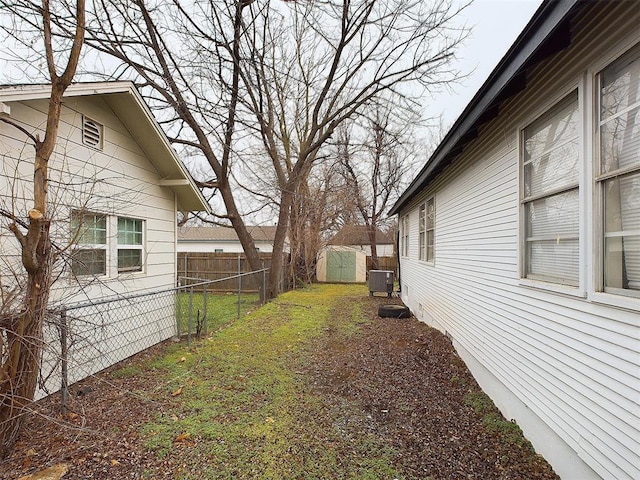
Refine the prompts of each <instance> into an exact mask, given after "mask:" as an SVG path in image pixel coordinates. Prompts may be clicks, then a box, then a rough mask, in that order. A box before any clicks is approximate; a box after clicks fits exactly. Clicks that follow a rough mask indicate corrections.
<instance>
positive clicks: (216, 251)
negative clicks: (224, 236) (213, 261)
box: [213, 248, 222, 253]
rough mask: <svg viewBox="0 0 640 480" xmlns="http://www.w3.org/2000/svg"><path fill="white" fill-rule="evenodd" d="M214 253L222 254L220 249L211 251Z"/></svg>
mask: <svg viewBox="0 0 640 480" xmlns="http://www.w3.org/2000/svg"><path fill="white" fill-rule="evenodd" d="M213 252H214V253H222V249H221V248H216V249H214V250H213Z"/></svg>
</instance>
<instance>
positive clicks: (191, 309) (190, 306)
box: [187, 285, 193, 348]
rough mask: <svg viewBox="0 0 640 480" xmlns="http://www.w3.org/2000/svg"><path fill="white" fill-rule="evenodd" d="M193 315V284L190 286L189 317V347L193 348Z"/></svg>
mask: <svg viewBox="0 0 640 480" xmlns="http://www.w3.org/2000/svg"><path fill="white" fill-rule="evenodd" d="M192 316H193V285H191V288H189V318H187V348H191V317H192Z"/></svg>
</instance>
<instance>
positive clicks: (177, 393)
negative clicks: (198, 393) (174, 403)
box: [171, 387, 182, 397]
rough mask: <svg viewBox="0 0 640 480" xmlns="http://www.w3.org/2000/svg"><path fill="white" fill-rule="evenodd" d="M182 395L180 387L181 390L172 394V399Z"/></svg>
mask: <svg viewBox="0 0 640 480" xmlns="http://www.w3.org/2000/svg"><path fill="white" fill-rule="evenodd" d="M181 393H182V387H180V388H179V389H177V390H176V391H175V392H173V393H172V394H171V396H172V397H177V396H178V395H180V394H181Z"/></svg>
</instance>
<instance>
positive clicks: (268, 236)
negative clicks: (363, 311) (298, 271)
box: [178, 226, 277, 243]
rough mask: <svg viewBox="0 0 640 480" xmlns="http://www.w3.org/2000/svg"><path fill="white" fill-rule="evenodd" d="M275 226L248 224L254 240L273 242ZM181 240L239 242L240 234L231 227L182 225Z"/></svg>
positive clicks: (179, 231)
mask: <svg viewBox="0 0 640 480" xmlns="http://www.w3.org/2000/svg"><path fill="white" fill-rule="evenodd" d="M276 228H277V227H275V226H248V227H247V230H248V231H249V234H250V235H251V238H253V241H254V242H262V243H265V242H269V243H273V239H274V238H275V236H276ZM178 241H179V242H238V241H240V240H239V239H238V234H237V233H236V231H235V230H234V229H233V228H231V227H180V228H178Z"/></svg>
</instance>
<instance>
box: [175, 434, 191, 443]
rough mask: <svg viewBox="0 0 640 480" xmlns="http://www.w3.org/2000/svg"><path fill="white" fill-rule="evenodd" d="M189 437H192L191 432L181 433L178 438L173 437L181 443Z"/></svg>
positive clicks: (176, 441)
mask: <svg viewBox="0 0 640 480" xmlns="http://www.w3.org/2000/svg"><path fill="white" fill-rule="evenodd" d="M189 437H191V434H190V433H181V434H180V435H178V436H177V437H176V438H174V439H173V441H174V443H180V442H184V441H186V440H187V439H188V438H189Z"/></svg>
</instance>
